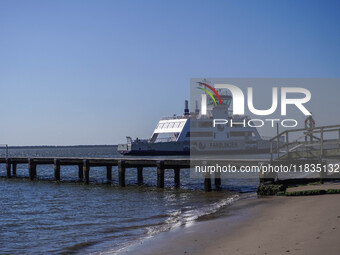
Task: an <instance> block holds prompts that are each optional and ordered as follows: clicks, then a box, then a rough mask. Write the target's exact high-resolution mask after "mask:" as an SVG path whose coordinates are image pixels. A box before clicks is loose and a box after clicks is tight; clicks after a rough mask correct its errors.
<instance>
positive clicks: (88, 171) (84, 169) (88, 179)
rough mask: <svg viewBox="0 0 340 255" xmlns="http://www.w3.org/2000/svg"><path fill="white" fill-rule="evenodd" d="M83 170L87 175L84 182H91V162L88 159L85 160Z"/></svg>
mask: <svg viewBox="0 0 340 255" xmlns="http://www.w3.org/2000/svg"><path fill="white" fill-rule="evenodd" d="M83 172H84V175H85V180H84V183H85V184H89V183H90V164H89V160H88V159H85V160H83Z"/></svg>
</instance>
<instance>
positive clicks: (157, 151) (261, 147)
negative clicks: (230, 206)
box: [118, 94, 270, 155]
mask: <svg viewBox="0 0 340 255" xmlns="http://www.w3.org/2000/svg"><path fill="white" fill-rule="evenodd" d="M220 97H221V100H222V101H223V102H224V103H223V105H215V104H214V103H213V102H212V100H211V101H210V102H208V106H207V115H204V116H203V115H201V114H200V110H199V109H198V107H197V105H198V103H197V102H196V109H195V111H194V112H191V113H190V112H189V107H188V101H185V109H184V114H183V115H181V116H176V115H174V116H172V117H165V118H162V119H161V120H160V121H159V122H158V123H157V126H156V128H155V130H154V131H153V133H152V135H151V137H150V138H149V139H135V140H133V139H132V138H131V137H127V143H126V144H119V145H118V151H119V152H120V153H121V154H124V155H188V154H190V152H191V153H206V154H214V153H215V154H221V153H227V154H235V153H266V152H269V148H270V143H269V141H268V140H266V139H263V138H262V137H261V136H260V134H259V132H258V131H257V129H256V127H252V126H250V125H249V124H248V122H249V120H250V118H249V117H247V116H236V115H232V113H231V112H230V111H229V106H230V104H231V101H232V97H231V95H228V94H224V95H221V96H220ZM213 119H227V120H230V122H233V123H235V124H233V125H230V123H228V124H226V125H216V126H215V127H213ZM242 123H245V124H244V125H243V124H242ZM250 123H251V120H250Z"/></svg>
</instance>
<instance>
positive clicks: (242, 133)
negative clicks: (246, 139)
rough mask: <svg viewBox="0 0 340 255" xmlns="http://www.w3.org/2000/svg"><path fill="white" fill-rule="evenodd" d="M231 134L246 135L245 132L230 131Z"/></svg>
mask: <svg viewBox="0 0 340 255" xmlns="http://www.w3.org/2000/svg"><path fill="white" fill-rule="evenodd" d="M230 135H231V136H245V132H230Z"/></svg>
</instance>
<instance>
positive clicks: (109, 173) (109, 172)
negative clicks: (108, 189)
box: [106, 165, 112, 183]
mask: <svg viewBox="0 0 340 255" xmlns="http://www.w3.org/2000/svg"><path fill="white" fill-rule="evenodd" d="M106 179H107V182H108V183H111V181H112V166H111V165H107V166H106Z"/></svg>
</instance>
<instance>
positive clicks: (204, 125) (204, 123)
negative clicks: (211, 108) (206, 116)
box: [198, 121, 212, 128]
mask: <svg viewBox="0 0 340 255" xmlns="http://www.w3.org/2000/svg"><path fill="white" fill-rule="evenodd" d="M198 126H199V127H201V128H210V127H212V122H211V121H201V122H198Z"/></svg>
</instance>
